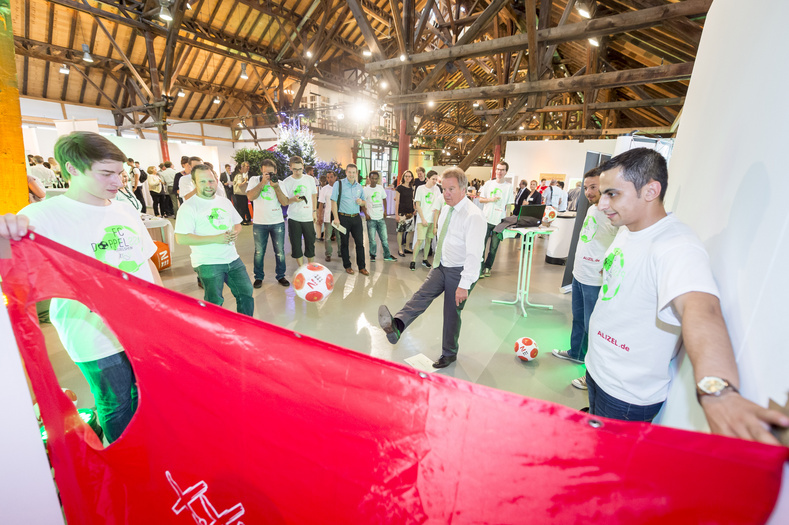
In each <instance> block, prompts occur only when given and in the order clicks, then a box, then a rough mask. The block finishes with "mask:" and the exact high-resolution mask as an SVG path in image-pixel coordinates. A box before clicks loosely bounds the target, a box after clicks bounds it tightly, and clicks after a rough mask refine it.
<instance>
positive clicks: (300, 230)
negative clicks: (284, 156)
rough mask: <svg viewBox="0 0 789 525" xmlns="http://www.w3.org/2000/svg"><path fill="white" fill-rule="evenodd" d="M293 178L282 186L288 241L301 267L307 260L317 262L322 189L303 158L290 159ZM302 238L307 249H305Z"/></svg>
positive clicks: (286, 180)
mask: <svg viewBox="0 0 789 525" xmlns="http://www.w3.org/2000/svg"><path fill="white" fill-rule="evenodd" d="M290 171H291V176H290V177H288V178H287V179H285V180H283V181H282V182H281V183H280V189H282V193H284V194H285V196H286V197H287V198H288V238H289V239H290V251H291V257H293V258H294V259H296V262H298V264H299V266H301V265H302V264H304V257H306V258H307V260H308V261H309V262H312V261H313V260H314V259H315V239H316V237H317V233H316V231H317V230H318V228H317V227H316V226H315V222H317V219H318V186H317V184H315V178H314V177H308V176H305V175H304V161H303V160H302V159H301V157H296V156H293V157H291V158H290ZM302 239H304V248H303V249H302V244H301V243H302Z"/></svg>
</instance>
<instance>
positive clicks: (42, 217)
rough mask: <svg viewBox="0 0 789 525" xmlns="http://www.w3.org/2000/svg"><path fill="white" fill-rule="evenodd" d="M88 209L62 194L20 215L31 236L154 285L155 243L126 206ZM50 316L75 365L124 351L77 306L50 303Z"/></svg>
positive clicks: (101, 324)
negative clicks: (31, 229) (31, 228)
mask: <svg viewBox="0 0 789 525" xmlns="http://www.w3.org/2000/svg"><path fill="white" fill-rule="evenodd" d="M109 203H110V204H109V206H92V205H90V204H85V203H82V202H77V201H75V200H73V199H71V198H69V197H66V196H64V195H59V196H57V197H52V198H50V199H47V200H45V201H42V202H37V203H35V204H31V205H30V206H26V207H25V208H23V209H22V211H20V212H19V213H20V214H21V215H25V216H27V217H28V218H29V219H30V224H31V225H33V226H35V232H36V233H37V234H41V235H43V236H45V237H48V238H50V239H52V240H53V241H56V242H59V243H60V244H62V245H64V246H67V247H69V248H71V249H72V250H76V251H78V252H80V253H82V254H85V255H88V256H90V257H93V258H94V259H98V260H99V261H101V262H103V263H105V264H109V265H110V266H114V267H116V268H119V269H120V270H123V271H124V272H127V273H130V274H132V275H134V276H135V277H139V278H140V279H144V280H146V281H148V282H153V273H152V272H151V266H150V265H149V264H148V260H149V259H150V258H151V257H152V256H153V254H154V253H156V245H155V244H154V243H153V241H152V240H151V236H150V235H149V234H148V229H147V228H146V227H145V225H144V224H143V222H142V219H140V213H139V212H138V211H137V210H135V209H134V208H133V207H132V206H131V205H129V204H126V203H123V202H118V201H109ZM49 317H50V320H51V321H52V325H53V326H54V327H55V329H56V330H57V332H58V335H59V336H60V340H61V342H62V343H63V347H64V348H65V349H66V352H68V355H69V356H70V357H71V359H72V360H73V361H74V362H75V363H83V362H87V361H96V360H97V359H102V358H104V357H109V356H111V355H115V354H117V353H119V352H122V351H123V347H122V346H121V344H120V343H119V342H118V339H117V338H116V337H115V334H114V333H113V332H112V331H111V330H110V329H109V328H108V327H107V326H106V325H105V324H104V322H103V321H102V320H101V318H100V317H99V316H98V315H97V314H95V313H93V312H91V311H90V309H89V308H88V307H87V306H85V305H83V304H82V303H80V302H77V301H72V300H68V299H57V298H56V299H52V302H51V304H50V306H49Z"/></svg>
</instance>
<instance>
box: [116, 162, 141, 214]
mask: <svg viewBox="0 0 789 525" xmlns="http://www.w3.org/2000/svg"><path fill="white" fill-rule="evenodd" d="M121 180H122V181H123V186H122V187H121V188H120V189H119V190H118V193H117V194H116V195H115V200H116V201H121V202H128V203H129V204H130V205H132V206H133V207H134V209H135V210H137V211H138V212H139V213H142V203H141V202H140V201H139V200H138V199H137V197H136V196H135V195H134V192H132V191H131V190H130V189H129V175H128V174H127V173H126V172H123V174H122V175H121Z"/></svg>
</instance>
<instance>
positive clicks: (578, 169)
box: [485, 139, 616, 189]
mask: <svg viewBox="0 0 789 525" xmlns="http://www.w3.org/2000/svg"><path fill="white" fill-rule="evenodd" d="M614 148H616V141H615V140H611V139H607V140H602V139H601V140H585V141H583V142H580V141H577V140H508V141H507V150H506V155H505V156H504V159H503V160H505V161H507V163H509V165H510V171H509V173H508V174H509V176H510V177H512V182H513V185H515V186H517V185H518V182H519V181H521V180H522V179H526V180H527V181H529V180H537V181H539V179H540V174H541V173H563V174H565V175H567V180H572V179H580V178H581V177H582V176H583V170H584V165H585V163H586V152H587V151H595V152H597V153H606V154H609V155H610V154H612V153H613V152H614ZM489 178H490V173H488V176H487V177H485V179H489ZM565 189H567V188H565Z"/></svg>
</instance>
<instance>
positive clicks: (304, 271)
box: [293, 263, 334, 303]
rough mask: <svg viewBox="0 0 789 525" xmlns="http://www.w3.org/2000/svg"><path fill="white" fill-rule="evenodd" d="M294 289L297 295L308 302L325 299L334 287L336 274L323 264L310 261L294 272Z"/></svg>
mask: <svg viewBox="0 0 789 525" xmlns="http://www.w3.org/2000/svg"><path fill="white" fill-rule="evenodd" d="M293 289H294V290H296V295H298V296H299V297H301V298H302V299H304V300H305V301H307V302H310V303H317V302H318V301H323V300H324V299H326V298H327V297H328V296H329V295H330V294H331V291H332V289H334V276H333V275H332V273H331V271H329V269H328V268H326V267H325V266H323V265H322V264H317V263H309V264H305V265H303V266H301V267H300V268H299V269H298V270H296V273H294V274H293Z"/></svg>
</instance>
